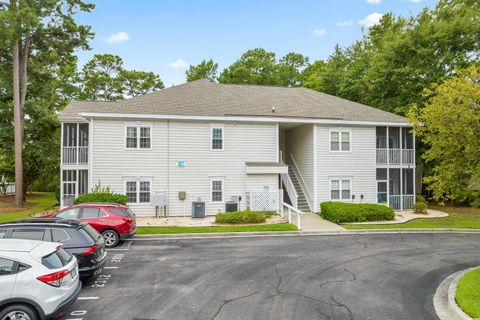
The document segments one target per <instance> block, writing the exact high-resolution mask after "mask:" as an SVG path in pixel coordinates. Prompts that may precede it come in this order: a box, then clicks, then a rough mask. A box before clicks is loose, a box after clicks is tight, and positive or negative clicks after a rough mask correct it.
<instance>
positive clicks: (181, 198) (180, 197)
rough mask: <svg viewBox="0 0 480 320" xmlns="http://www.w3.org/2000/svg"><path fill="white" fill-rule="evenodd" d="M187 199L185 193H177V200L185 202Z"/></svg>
mask: <svg viewBox="0 0 480 320" xmlns="http://www.w3.org/2000/svg"><path fill="white" fill-rule="evenodd" d="M185 199H187V193H186V192H185V191H179V192H178V200H185Z"/></svg>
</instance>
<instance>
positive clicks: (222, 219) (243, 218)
mask: <svg viewBox="0 0 480 320" xmlns="http://www.w3.org/2000/svg"><path fill="white" fill-rule="evenodd" d="M270 215H271V214H270V213H266V212H255V211H249V210H244V211H236V212H221V213H218V214H217V215H216V216H215V223H220V224H246V223H262V222H265V220H266V218H267V216H270Z"/></svg>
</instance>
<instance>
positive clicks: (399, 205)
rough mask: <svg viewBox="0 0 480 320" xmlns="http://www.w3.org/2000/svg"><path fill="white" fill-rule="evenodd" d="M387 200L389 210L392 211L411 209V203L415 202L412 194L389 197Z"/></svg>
mask: <svg viewBox="0 0 480 320" xmlns="http://www.w3.org/2000/svg"><path fill="white" fill-rule="evenodd" d="M388 199H389V204H390V208H392V209H393V210H409V209H412V207H413V203H414V202H415V196H414V195H413V194H404V195H390V196H389V197H388Z"/></svg>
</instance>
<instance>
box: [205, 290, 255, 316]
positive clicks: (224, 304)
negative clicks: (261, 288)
mask: <svg viewBox="0 0 480 320" xmlns="http://www.w3.org/2000/svg"><path fill="white" fill-rule="evenodd" d="M257 293H258V292H254V293H250V294H247V295H245V296H240V297H236V298H232V299H228V300H222V304H221V305H220V307H218V310H217V312H215V314H214V315H213V317H212V318H211V320H214V319H215V318H217V316H218V315H219V314H220V312H222V309H223V307H225V306H226V305H227V304H229V303H230V302H234V301H237V300H240V299H245V298H248V297H251V296H254V295H256V294H257Z"/></svg>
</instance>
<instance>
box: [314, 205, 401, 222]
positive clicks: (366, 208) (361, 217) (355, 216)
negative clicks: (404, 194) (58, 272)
mask: <svg viewBox="0 0 480 320" xmlns="http://www.w3.org/2000/svg"><path fill="white" fill-rule="evenodd" d="M320 208H321V212H322V213H321V215H322V217H323V218H324V219H327V220H330V221H332V222H366V221H383V220H393V218H394V216H395V214H394V213H393V209H392V208H390V207H387V206H384V205H381V204H370V203H345V202H333V201H329V202H322V203H321V204H320Z"/></svg>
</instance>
